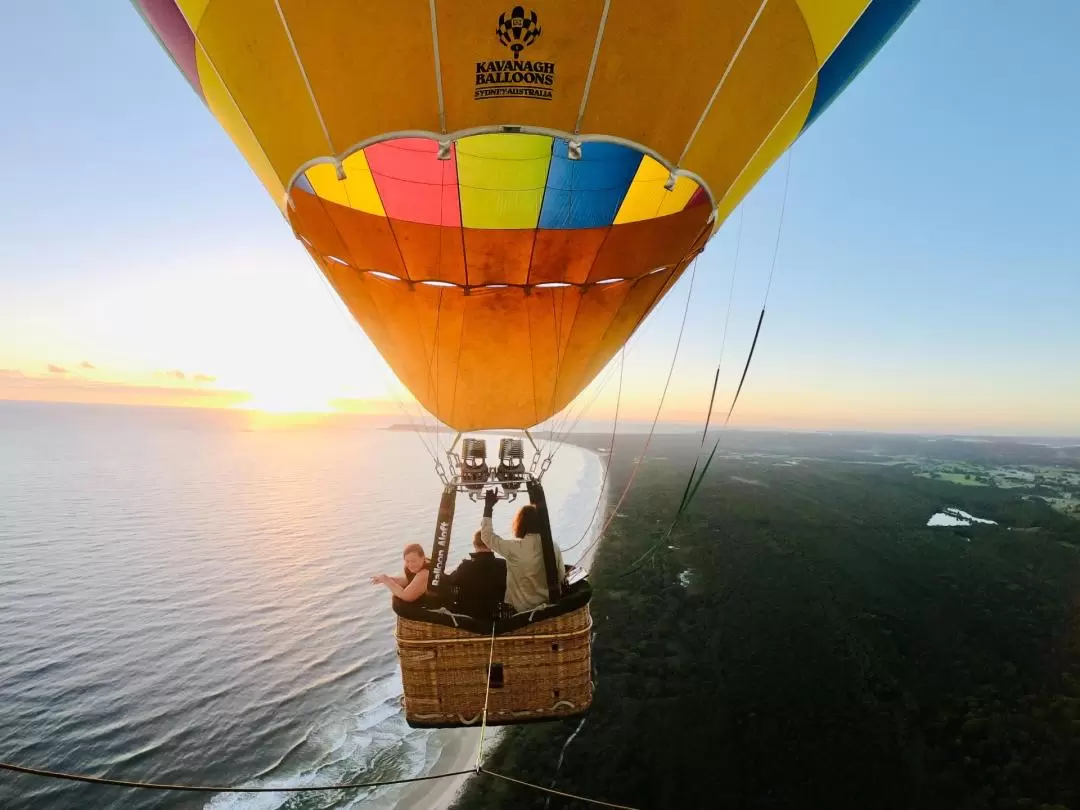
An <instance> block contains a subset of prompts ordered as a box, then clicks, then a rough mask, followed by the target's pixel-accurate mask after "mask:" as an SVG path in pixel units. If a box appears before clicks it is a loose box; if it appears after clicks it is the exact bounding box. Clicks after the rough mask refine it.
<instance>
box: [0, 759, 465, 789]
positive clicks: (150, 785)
mask: <svg viewBox="0 0 1080 810" xmlns="http://www.w3.org/2000/svg"><path fill="white" fill-rule="evenodd" d="M0 770H5V771H11V772H12V773H22V774H27V775H29V776H42V777H46V778H49V779H64V780H67V781H69V782H86V783H88V784H92V785H113V786H115V787H127V788H139V789H140V790H176V791H186V792H188V793H315V792H318V791H326V790H358V789H360V788H373V787H386V786H389V785H404V784H406V783H409V782H426V781H429V780H432V779H445V778H447V777H450V776H465V775H467V774H470V773H473V771H472V770H468V771H450V772H449V773H436V774H429V775H427V776H413V777H409V778H408V779H387V780H384V781H379V782H342V783H340V784H335V785H288V786H283V787H232V786H229V785H173V784H167V783H164V782H138V781H134V780H129V779H109V778H106V777H103V776H88V775H86V774H79V773H66V772H64V771H50V770H46V769H44V768H29V767H27V766H25V765H13V764H11V763H9V762H0Z"/></svg>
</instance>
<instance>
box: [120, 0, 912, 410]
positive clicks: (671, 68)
mask: <svg viewBox="0 0 1080 810" xmlns="http://www.w3.org/2000/svg"><path fill="white" fill-rule="evenodd" d="M914 3H915V0H764V1H763V0H726V1H725V2H723V3H721V2H716V0H682V1H681V2H669V3H657V2H655V0H607V1H605V0H577V1H576V2H573V3H571V2H567V1H566V0H535V2H532V3H530V4H529V5H528V6H523V5H506V4H505V3H503V2H501V0H500V2H491V0H470V2H454V1H453V0H365V1H364V2H357V0H277V2H271V0H136V4H137V6H138V7H139V8H140V9H141V11H142V12H143V15H144V17H145V19H146V20H147V22H148V24H149V25H150V26H151V28H152V29H153V30H154V31H155V32H156V33H157V35H158V37H159V39H160V40H161V42H162V44H163V45H164V47H165V48H166V49H167V50H168V51H169V53H170V54H171V55H172V57H173V59H174V61H175V63H176V65H177V67H178V68H179V69H180V70H181V72H183V74H184V75H185V76H186V77H187V78H188V80H189V81H190V82H191V84H192V86H193V87H194V88H195V90H196V91H197V92H198V93H199V95H200V96H201V97H202V98H203V99H204V101H205V102H206V104H207V106H208V107H209V109H210V110H211V112H212V113H213V114H214V116H215V117H216V118H217V120H218V121H219V122H220V123H221V125H222V127H223V128H224V129H225V130H226V131H227V132H228V133H229V135H230V136H231V137H232V139H233V141H234V142H235V143H236V145H237V147H238V148H239V149H240V151H241V152H242V153H243V154H244V156H245V157H246V159H247V160H248V162H249V163H250V165H251V166H252V168H253V170H254V171H255V172H256V174H257V175H258V176H259V178H260V179H261V180H262V182H263V183H264V185H265V186H266V187H267V189H268V191H269V192H270V193H271V194H272V195H273V196H274V198H275V199H276V200H277V201H278V203H279V205H280V206H281V209H282V211H283V213H284V214H285V216H286V217H287V218H288V220H289V222H290V223H291V225H292V227H293V229H294V230H295V232H296V234H297V236H298V238H300V240H301V241H302V242H303V243H304V245H305V246H306V247H307V249H308V251H309V252H310V253H311V255H312V256H313V258H314V259H315V261H316V263H317V264H318V265H319V267H320V268H321V269H322V271H323V273H324V274H325V275H326V277H327V278H328V279H329V281H330V283H331V284H332V285H333V286H334V288H335V289H336V290H337V292H338V294H339V295H340V296H341V298H342V300H343V301H344V302H345V304H346V305H347V306H348V307H349V310H350V311H351V312H352V314H353V316H354V317H355V318H356V320H357V321H358V322H359V323H360V325H361V326H362V327H363V328H364V330H365V331H366V332H367V334H368V336H369V337H370V338H371V340H372V341H373V342H374V344H375V345H376V347H377V348H378V349H379V351H380V352H381V353H382V355H383V356H384V357H385V358H386V360H387V362H388V363H389V364H390V366H391V367H392V368H393V370H394V372H395V373H396V374H397V375H398V377H399V378H400V379H401V380H402V382H403V383H404V384H405V385H406V386H407V387H408V388H409V390H410V391H411V392H412V393H413V395H414V396H416V398H417V399H418V400H419V401H420V402H421V403H422V404H423V405H424V406H425V407H426V408H427V409H428V410H429V411H431V412H432V413H433V414H434V415H435V416H436V417H437V418H439V419H440V420H441V421H443V422H444V423H446V424H448V425H450V426H452V427H454V428H457V429H458V430H462V431H466V430H474V429H482V428H494V427H503V428H524V427H529V426H532V425H534V424H537V423H539V422H542V421H544V420H545V419H547V418H548V417H550V416H551V415H552V414H554V413H556V412H558V411H559V410H561V409H562V408H563V407H565V406H566V405H567V404H568V403H569V402H570V401H571V400H572V399H573V398H574V397H575V396H576V395H577V394H578V393H579V392H580V391H581V390H582V389H583V388H584V387H585V386H586V385H588V383H589V382H590V381H591V380H592V379H593V378H594V377H595V375H596V374H597V373H598V372H599V371H600V370H601V369H602V368H603V366H604V365H605V364H606V363H607V362H608V361H609V360H610V359H611V357H612V356H613V355H614V354H615V353H616V352H617V351H618V349H619V347H621V346H622V345H623V343H624V342H625V341H626V340H627V338H628V337H629V336H630V335H631V334H632V333H633V331H634V330H635V329H636V328H637V326H638V325H639V324H640V323H641V321H642V320H643V319H644V318H645V317H646V316H647V315H648V313H649V312H650V311H651V310H652V308H653V307H654V306H655V305H656V303H657V302H658V301H659V300H660V299H661V298H662V296H663V295H664V293H665V292H666V291H667V290H668V289H669V288H670V287H671V286H672V284H674V282H675V281H676V280H677V279H678V277H679V276H680V274H681V273H682V272H683V270H684V269H685V267H686V266H687V264H688V263H689V262H690V261H691V260H692V258H693V257H694V256H695V255H696V254H697V253H698V252H700V250H701V249H702V248H703V246H704V244H705V242H706V241H707V240H708V238H709V237H710V236H711V234H712V233H713V232H714V231H715V229H716V228H717V227H719V225H720V224H721V223H722V222H723V220H724V218H725V217H726V216H727V215H728V214H729V213H730V212H731V211H732V210H733V209H734V207H735V206H736V205H737V204H738V202H739V201H740V200H741V199H742V198H743V197H744V196H745V195H746V193H747V192H748V191H749V190H750V189H751V188H752V187H753V185H754V183H756V182H757V180H758V179H759V178H760V177H761V175H762V174H764V172H765V171H766V170H767V169H768V168H769V166H770V165H772V163H773V162H774V161H775V160H776V158H777V157H778V156H779V155H781V154H782V153H783V151H784V150H785V149H786V148H787V147H788V146H790V145H791V143H792V142H793V141H794V140H795V139H796V138H797V137H798V136H799V134H800V133H801V132H802V131H803V130H805V128H806V127H807V126H809V124H810V123H811V122H812V121H813V120H814V119H815V118H816V117H817V116H818V115H819V114H820V113H821V111H822V110H824V109H825V107H826V106H828V104H829V103H831V101H832V100H833V99H834V98H836V96H837V95H838V94H839V93H840V92H841V91H842V90H843V88H844V87H845V86H846V85H847V83H848V82H850V80H851V79H852V78H853V77H854V76H855V75H856V74H857V73H858V71H859V70H860V69H861V68H862V67H863V66H864V65H865V64H866V63H867V62H868V61H869V59H870V58H871V57H872V55H873V54H874V53H875V52H876V50H877V49H878V48H879V47H880V46H881V45H882V44H883V42H884V41H885V40H886V39H887V38H888V37H889V36H890V35H891V33H892V32H893V31H894V30H895V29H896V27H897V26H898V25H899V24H900V23H901V22H902V20H903V19H904V18H905V17H906V15H907V14H908V12H909V11H910V10H911V8H912V7H913V6H914Z"/></svg>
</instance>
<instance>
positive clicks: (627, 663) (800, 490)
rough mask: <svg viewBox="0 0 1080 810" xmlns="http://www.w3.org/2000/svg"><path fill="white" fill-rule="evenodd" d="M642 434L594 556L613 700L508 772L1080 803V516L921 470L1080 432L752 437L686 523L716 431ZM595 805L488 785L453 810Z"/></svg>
mask: <svg viewBox="0 0 1080 810" xmlns="http://www.w3.org/2000/svg"><path fill="white" fill-rule="evenodd" d="M574 441H576V442H578V443H580V444H581V445H583V446H585V447H589V448H591V449H594V450H601V449H605V450H606V448H607V446H608V445H609V444H610V443H611V436H610V435H608V436H579V437H576V438H575V439H574ZM644 441H645V437H643V436H625V437H624V436H619V437H617V441H616V447H615V451H614V454H613V455H612V457H611V462H610V472H609V480H608V496H607V497H608V502H609V503H608V506H609V508H613V507H614V506H615V501H616V500H617V498H618V496H619V495H620V494H621V493H622V491H623V488H624V486H625V484H626V482H627V480H628V477H629V476H630V475H631V474H632V473H633V470H634V469H635V466H639V469H638V472H637V475H636V480H635V482H634V485H633V487H632V489H631V490H630V491H629V494H628V496H627V497H626V499H625V501H624V502H623V503H622V504H621V505H620V506H619V507H618V512H617V514H616V516H615V517H614V519H613V520H612V522H611V524H610V527H609V529H608V532H607V535H606V537H605V538H604V540H603V542H602V543H601V545H600V546H599V550H598V552H597V555H596V558H595V561H594V564H593V566H592V572H591V579H592V582H593V586H594V589H595V597H594V599H593V602H592V614H593V619H594V623H595V638H594V644H593V658H594V670H595V674H594V680H595V687H596V692H595V697H594V703H593V708H592V710H591V711H590V713H589V714H588V716H587V717H586V718H585V720H584V722H582V721H580V720H568V721H563V722H558V723H545V724H538V725H531V726H520V727H514V728H510V729H508V730H507V731H506V733H505V734H504V736H503V738H502V742H501V744H500V745H499V746H498V747H497V748H496V749H495V750H494V751H493V752H492V753H491V754H490V756H489V758H488V761H487V766H488V767H490V768H492V769H493V770H498V771H500V772H502V773H505V774H507V775H510V776H514V777H516V778H519V779H524V780H528V781H531V782H536V783H538V784H542V785H545V786H549V787H554V788H556V789H558V790H562V791H566V792H569V793H574V794H579V795H583V796H587V797H591V798H596V799H601V800H604V801H608V802H615V803H620V804H626V805H630V806H633V807H641V808H645V807H648V808H697V807H718V808H762V809H764V808H811V807H813V808H832V809H833V810H836V809H837V808H859V809H860V810H863V809H864V808H870V807H873V808H931V809H932V808H942V809H943V810H944V808H949V809H950V810H956V809H957V808H972V809H973V810H974V808H995V809H997V808H1000V809H1001V810H1006V808H1017V809H1019V808H1039V809H1040V810H1051V809H1052V810H1060V808H1080V522H1077V521H1076V520H1074V519H1073V518H1070V517H1068V516H1065V515H1063V514H1061V513H1060V512H1055V511H1054V510H1053V509H1052V508H1050V506H1048V505H1047V504H1046V503H1044V502H1042V501H1040V500H1038V499H1034V498H1030V497H1026V496H1025V495H1024V493H1023V492H1018V491H1015V490H1009V489H995V488H990V487H970V486H962V485H960V484H957V483H953V482H949V481H945V480H938V479H934V478H929V477H920V476H917V475H915V474H914V472H915V469H916V467H917V464H916V463H915V462H913V461H911V459H912V458H916V457H929V456H933V457H935V458H939V459H942V460H958V461H959V460H962V461H965V462H967V463H973V462H974V463H980V461H981V462H982V463H986V464H1000V463H1004V462H1006V461H1007V462H1008V463H1039V464H1058V465H1061V466H1062V467H1064V468H1068V469H1074V470H1077V469H1080V454H1078V453H1077V450H1076V448H1065V449H1060V448H1059V449H1054V448H1052V447H1051V448H1048V447H1046V446H1034V445H1024V444H1022V443H1019V442H1016V443H1011V442H1004V443H996V442H990V443H985V444H984V445H979V444H977V443H971V442H963V441H959V442H953V443H948V442H946V443H941V442H938V443H936V444H932V443H930V442H929V441H928V440H927V441H921V442H920V441H919V440H915V439H906V438H903V439H896V438H895V437H894V438H892V439H890V438H888V437H872V436H866V437H851V436H847V437H839V438H830V437H820V436H819V437H811V438H806V437H803V438H799V437H794V438H792V437H787V438H785V437H784V436H779V435H768V434H766V435H761V436H757V437H754V436H749V437H747V436H745V435H739V434H731V438H730V439H727V438H726V437H725V439H724V440H723V441H722V444H721V451H720V452H719V453H718V455H717V458H716V460H715V461H714V462H713V464H712V466H711V468H710V469H709V472H708V475H707V476H706V477H705V479H704V483H703V484H702V486H701V488H700V490H699V491H698V493H697V496H696V498H695V499H694V501H693V502H692V503H691V504H690V506H689V508H688V509H687V510H686V512H685V513H684V514H683V515H682V516H681V519H680V520H679V521H678V523H677V524H676V525H675V526H674V527H673V528H672V519H673V517H674V516H675V512H676V509H677V507H678V504H679V502H680V498H681V497H682V493H683V491H684V489H685V486H686V477H687V475H688V473H689V470H690V467H691V466H692V465H693V463H694V458H695V456H696V454H697V453H698V451H699V446H700V445H699V438H694V437H689V436H656V437H654V438H653V439H652V443H651V446H650V447H649V449H648V455H647V457H646V458H645V460H644V461H642V462H641V463H640V465H638V464H637V463H636V462H637V459H638V458H639V456H640V455H641V454H642V451H643V449H644ZM710 444H711V441H710ZM705 449H706V450H708V445H706V448H705ZM602 459H603V460H604V462H605V463H607V456H606V454H605V455H603V456H602ZM945 507H956V508H959V509H962V510H966V511H967V512H969V513H971V514H973V515H977V516H979V517H982V518H985V519H989V520H994V521H996V522H997V523H996V525H990V524H981V523H977V524H975V525H972V526H957V527H928V526H927V525H926V523H927V519H928V518H929V516H930V515H931V514H933V513H935V512H937V511H939V510H941V509H943V508H945ZM585 806H586V805H584V804H581V803H577V802H574V801H571V800H568V799H564V798H560V797H556V796H545V795H544V794H540V793H536V792H533V791H530V790H527V789H525V788H522V787H519V786H517V785H514V784H510V783H506V782H502V781H500V780H495V779H490V778H489V779H483V780H472V781H471V783H470V785H469V787H468V788H467V789H466V790H465V792H464V793H463V794H462V796H461V797H460V798H459V800H458V803H457V805H456V807H457V808H458V810H473V809H474V808H493V807H507V808H509V807H513V808H519V807H520V808H541V807H548V808H559V807H585Z"/></svg>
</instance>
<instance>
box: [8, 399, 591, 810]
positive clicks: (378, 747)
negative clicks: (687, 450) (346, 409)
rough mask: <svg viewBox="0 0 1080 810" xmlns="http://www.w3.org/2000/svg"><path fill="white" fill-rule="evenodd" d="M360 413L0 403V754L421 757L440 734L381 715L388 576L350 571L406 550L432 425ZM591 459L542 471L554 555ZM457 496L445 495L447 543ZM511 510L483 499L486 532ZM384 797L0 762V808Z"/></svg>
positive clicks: (388, 561) (381, 765)
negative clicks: (80, 778)
mask: <svg viewBox="0 0 1080 810" xmlns="http://www.w3.org/2000/svg"><path fill="white" fill-rule="evenodd" d="M386 421H393V420H384V422H386ZM398 421H400V420H398ZM383 427H385V424H382V423H379V422H378V421H377V420H371V419H364V418H358V417H357V418H354V417H334V418H328V419H326V420H320V421H315V422H312V423H310V424H299V425H296V424H291V423H290V421H289V420H287V419H281V418H274V417H270V416H260V415H257V414H250V413H246V412H241V411H212V410H181V409H164V408H132V407H112V406H97V405H94V406H91V405H66V404H37V403H15V402H0V628H2V636H0V760H2V761H5V762H13V763H17V764H23V765H29V766H32V767H39V768H47V769H53V770H65V771H75V772H82V773H89V774H93V775H97V776H109V777H113V778H120V779H134V780H146V781H159V782H173V783H204V784H207V783H208V784H232V785H249V786H261V785H284V784H299V785H313V784H325V783H331V782H341V781H369V780H384V779H397V778H406V777H411V776H416V775H420V774H424V773H427V772H429V771H430V769H431V768H432V766H433V764H434V763H435V761H436V759H437V758H438V756H439V753H440V751H441V750H442V749H443V747H444V746H446V745H447V743H448V741H449V740H450V739H451V735H454V734H455V733H458V732H455V731H453V730H439V731H420V730H412V729H409V728H408V726H407V725H406V724H405V721H404V717H403V714H402V712H401V708H400V702H399V701H400V695H401V682H400V675H399V672H398V667H397V655H396V652H395V646H394V637H393V624H394V616H393V613H392V611H391V609H390V604H389V593H388V591H387V590H386V589H385V588H383V587H381V586H373V585H371V584H370V583H369V581H368V578H369V577H370V576H371V575H372V574H375V573H378V572H380V571H386V572H392V573H397V572H398V571H399V570H400V569H401V549H402V547H403V546H404V545H405V544H406V543H410V542H420V543H422V544H423V545H424V546H425V547H430V544H431V539H432V537H433V532H434V527H435V514H436V510H437V507H438V500H439V495H440V492H441V483H440V482H439V479H438V478H437V476H436V475H435V472H434V469H433V466H434V465H433V461H432V459H431V457H430V456H429V455H428V452H427V450H426V449H425V444H424V442H427V444H428V445H429V446H430V445H431V444H432V442H433V441H434V438H435V437H433V436H430V435H428V436H424V437H418V436H417V435H416V434H415V433H411V432H399V431H391V430H385V429H382V428H383ZM447 438H448V437H447V436H446V435H445V434H444V435H443V437H442V441H443V444H444V445H445V443H446V441H447ZM493 445H494V446H493ZM496 447H497V441H494V442H493V441H490V440H489V454H491V455H493V454H494V450H495V448H496ZM602 476H603V471H602V465H601V462H600V460H599V459H598V458H597V457H596V456H594V455H593V454H591V453H589V452H587V451H585V450H583V449H580V448H578V447H575V446H573V445H562V446H560V448H559V450H558V452H557V455H556V456H555V460H554V464H553V465H552V467H551V469H550V471H549V472H548V473H547V475H546V476H545V478H544V484H545V489H546V491H547V495H548V502H549V505H550V507H551V514H552V524H553V532H554V534H555V537H556V540H557V542H559V543H560V544H561V545H562V546H563V547H564V548H565V547H567V546H570V545H573V544H574V543H576V542H577V541H578V540H579V538H580V537H581V536H582V535H583V534H586V533H587V530H588V532H590V533H591V532H595V531H596V528H597V527H596V524H597V523H599V522H600V517H597V519H596V521H595V523H593V526H592V528H591V529H589V528H588V527H589V524H590V522H592V518H593V515H594V510H595V507H596V505H597V501H598V499H599V498H600V496H601V494H602V493H601V492H600V489H601V486H602ZM480 511H481V507H480V506H479V505H478V504H472V503H470V502H468V501H467V500H466V499H464V498H459V502H458V510H457V516H456V519H455V533H454V554H453V555H452V556H453V557H454V559H459V558H461V557H464V556H465V555H466V554H467V552H468V547H469V539H470V537H471V534H472V530H473V528H474V527H475V526H478V525H479V516H480ZM512 514H513V506H511V505H505V504H503V505H500V507H499V508H498V510H497V512H496V528H499V527H500V526H502V527H504V528H508V524H509V519H510V517H511V516H512ZM587 545H588V541H586V542H584V543H581V544H580V545H578V546H577V547H576V548H575V549H574V550H573V551H569V552H567V553H566V561H567V562H573V561H575V560H576V559H577V555H578V554H579V553H580V552H581V551H582V550H583V549H584V547H585V546H587ZM428 784H435V783H428ZM405 790H406V788H403V787H393V788H378V789H370V790H357V791H350V792H348V793H343V792H334V793H312V794H295V795H285V794H276V793H274V794H246V795H244V794H191V793H159V792H144V791H135V790H131V789H125V788H115V787H101V786H94V785H84V784H78V783H71V782H60V781H54V780H47V779H41V778H37V777H32V776H25V775H14V774H11V773H7V772H0V807H2V808H5V810H18V809H19V808H59V809H60V810H66V808H79V810H83V808H108V807H121V808H133V809H134V810H149V809H150V808H164V807H168V808H174V807H175V808H212V809H213V810H223V809H224V808H238V809H239V808H243V810H256V809H257V810H276V809H277V808H350V807H355V806H360V805H361V803H362V804H363V807H365V808H393V807H395V805H396V804H397V803H398V801H399V800H400V799H401V797H402V796H403V795H404V791H405Z"/></svg>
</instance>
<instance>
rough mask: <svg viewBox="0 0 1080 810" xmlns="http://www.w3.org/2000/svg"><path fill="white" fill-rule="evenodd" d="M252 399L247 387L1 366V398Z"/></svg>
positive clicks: (191, 403) (200, 403)
mask: <svg viewBox="0 0 1080 810" xmlns="http://www.w3.org/2000/svg"><path fill="white" fill-rule="evenodd" d="M250 399H251V394H249V393H247V392H246V391H232V390H219V389H216V388H204V387H195V386H193V385H188V386H179V385H168V386H167V385H153V384H142V383H122V382H110V381H104V380H91V379H87V378H85V377H77V376H61V375H60V374H58V373H55V372H54V373H53V374H52V375H49V376H44V375H42V376H33V377H31V376H28V375H26V374H23V373H22V372H19V371H13V370H2V369H0V400H24V401H32V402H84V403H100V404H113V405H164V406H179V407H188V408H199V407H204V408H205V407H209V408H228V407H235V406H237V405H241V404H243V403H245V402H248V401H250Z"/></svg>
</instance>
